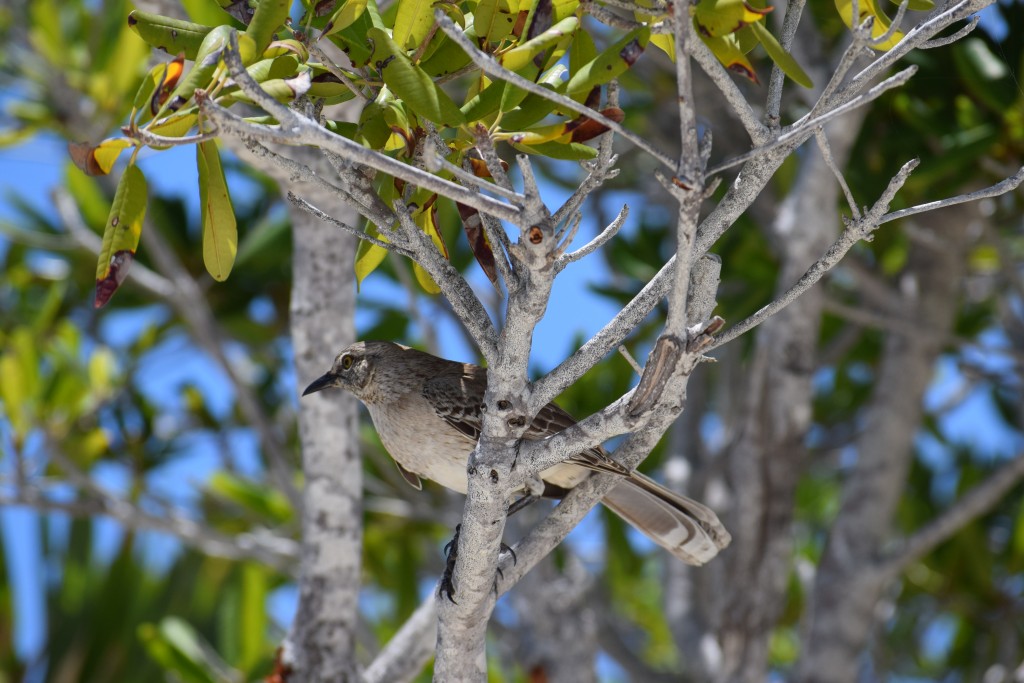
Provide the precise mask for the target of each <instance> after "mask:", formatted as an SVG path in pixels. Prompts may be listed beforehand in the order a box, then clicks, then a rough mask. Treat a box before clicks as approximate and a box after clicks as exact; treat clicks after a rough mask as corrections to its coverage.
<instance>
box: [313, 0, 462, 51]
mask: <svg viewBox="0 0 1024 683" xmlns="http://www.w3.org/2000/svg"><path fill="white" fill-rule="evenodd" d="M361 1H362V0H360V2H361ZM375 26H376V27H380V26H383V22H382V21H381V18H380V14H379V13H378V12H377V3H376V2H374V0H366V7H365V10H364V11H362V12H360V13H359V15H358V16H357V17H356V18H355V19H354V20H353V21H352V23H351V24H350V25H348V26H347V27H345V28H344V29H342V30H341V31H338V32H337V33H334V34H332V35H331V36H330V40H331V42H333V43H334V44H335V45H337V46H338V47H339V48H341V49H342V51H344V52H345V54H346V55H348V58H349V60H350V61H351V62H352V66H353V67H355V68H361V67H363V66H366V64H367V63H368V62H369V61H370V58H371V56H372V55H373V47H372V46H371V45H370V44H369V43H368V42H367V40H366V32H367V31H369V30H370V29H371V28H373V27H375ZM467 59H468V57H467Z"/></svg>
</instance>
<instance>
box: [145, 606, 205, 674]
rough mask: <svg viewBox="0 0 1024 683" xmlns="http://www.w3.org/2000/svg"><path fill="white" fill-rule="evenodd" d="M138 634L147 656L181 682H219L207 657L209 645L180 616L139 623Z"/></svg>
mask: <svg viewBox="0 0 1024 683" xmlns="http://www.w3.org/2000/svg"><path fill="white" fill-rule="evenodd" d="M138 636H139V640H140V641H142V644H143V646H144V647H145V648H146V651H147V652H148V653H149V656H150V657H152V658H153V659H154V660H155V661H156V662H157V663H158V664H159V665H160V666H161V667H162V668H163V669H165V670H167V671H170V672H173V673H174V674H175V675H176V676H177V677H178V678H179V679H180V680H181V681H183V682H184V683H221V681H219V680H218V676H217V675H216V673H215V671H216V668H214V666H212V665H211V663H209V662H208V661H207V655H206V653H207V652H208V651H210V650H209V648H204V647H203V645H202V644H201V643H200V636H199V634H198V633H196V631H195V629H193V628H192V627H191V626H190V625H189V624H188V623H187V622H185V621H183V620H182V619H179V618H178V617H166V618H164V619H162V620H161V621H160V623H159V625H153V624H142V625H141V626H139V629H138Z"/></svg>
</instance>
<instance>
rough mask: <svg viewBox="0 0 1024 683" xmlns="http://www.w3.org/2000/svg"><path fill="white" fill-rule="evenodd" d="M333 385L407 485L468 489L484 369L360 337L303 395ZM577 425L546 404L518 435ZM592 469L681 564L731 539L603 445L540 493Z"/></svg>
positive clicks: (554, 475) (561, 467) (620, 509)
mask: <svg viewBox="0 0 1024 683" xmlns="http://www.w3.org/2000/svg"><path fill="white" fill-rule="evenodd" d="M330 388H341V389H344V390H347V391H349V392H351V393H352V394H354V395H355V396H356V398H358V399H359V400H360V401H362V402H363V404H364V405H365V406H366V408H367V410H368V411H369V413H370V419H371V420H372V421H373V425H374V428H375V429H376V430H377V433H378V434H379V435H380V440H381V442H382V443H383V444H384V448H386V449H387V451H388V453H390V455H391V457H392V458H393V459H394V461H395V464H397V465H398V470H399V472H401V474H402V477H403V478H404V479H405V481H407V482H408V483H409V484H410V485H412V486H413V487H415V488H417V489H421V488H422V480H423V479H429V480H431V481H434V482H437V483H438V484H440V485H442V486H444V487H446V488H449V489H452V490H453V491H457V492H459V493H462V494H465V493H466V489H467V486H468V481H467V474H466V468H467V465H468V462H469V456H470V453H472V451H473V448H474V447H475V446H476V442H477V440H478V439H479V438H480V431H481V428H482V423H483V412H484V409H483V403H484V392H485V391H486V389H487V370H486V368H482V367H480V366H477V365H472V364H470V363H459V362H456V361H451V360H446V359H444V358H438V357H437V356H434V355H432V354H429V353H425V352H423V351H418V350H416V349H413V348H410V347H408V346H403V345H401V344H396V343H393V342H389V341H360V342H356V343H354V344H352V345H351V346H349V347H348V348H346V349H344V350H343V351H341V353H339V354H338V355H337V356H336V357H335V359H334V363H333V364H332V366H331V369H330V370H329V371H327V372H326V373H325V374H324V375H322V376H321V377H319V378H317V379H316V380H314V381H313V382H312V383H311V384H310V385H309V386H308V387H306V389H305V391H303V392H302V395H303V396H308V395H309V394H312V393H315V392H319V391H323V390H325V389H330ZM575 423H576V420H574V419H573V417H572V416H571V415H570V414H569V413H568V412H566V411H565V410H563V409H562V408H560V407H559V406H557V405H556V404H554V403H548V404H547V405H546V406H544V407H543V408H542V409H541V410H540V412H539V413H538V414H537V415H536V417H534V418H533V421H532V422H531V423H530V425H529V427H528V428H527V429H526V432H525V433H524V434H523V438H524V439H527V440H540V439H544V438H547V437H550V436H552V435H554V434H557V433H558V432H560V431H562V430H563V429H566V428H568V427H570V426H572V425H573V424H575ZM593 472H606V473H612V474H615V475H616V476H618V477H620V478H621V481H620V483H619V484H617V485H616V486H615V487H614V488H612V489H611V490H610V491H609V492H608V493H607V494H605V497H604V498H603V499H602V500H601V502H602V503H603V504H604V505H605V507H607V508H608V509H609V510H611V511H612V512H614V513H615V514H616V515H618V516H619V517H621V518H622V519H623V520H625V521H626V522H627V523H628V524H630V525H631V526H632V527H633V528H635V529H636V530H638V531H639V532H640V533H642V534H643V535H644V536H647V537H648V538H649V539H651V540H652V541H654V542H655V543H657V544H658V545H660V546H661V547H663V548H665V549H666V550H668V551H669V552H670V553H671V554H672V555H674V556H675V557H677V558H679V559H680V560H682V561H683V562H685V563H686V564H690V565H696V566H700V565H703V564H704V563H706V562H707V561H709V560H711V559H712V558H714V557H715V556H716V555H717V554H718V552H719V551H720V550H722V549H724V548H725V547H726V546H727V545H728V544H729V542H730V540H731V536H730V535H729V532H728V531H727V530H726V529H725V527H724V526H723V525H722V523H721V522H720V521H719V519H718V516H717V515H716V514H715V513H714V512H713V511H712V510H711V509H710V508H708V507H706V506H704V505H702V504H700V503H698V502H696V501H694V500H692V499H690V498H687V497H686V496H683V495H681V494H678V493H675V492H673V491H670V490H669V489H667V488H665V487H664V486H662V485H661V484H658V483H657V482H655V481H654V480H653V479H651V478H650V477H647V476H646V475H643V474H641V473H639V472H637V471H635V470H634V471H631V470H628V469H626V468H625V467H623V466H622V465H619V464H618V463H616V462H615V461H614V460H612V459H611V458H610V457H609V455H608V452H607V451H606V450H605V449H604V448H603V447H601V446H595V447H594V448H589V449H587V450H586V451H583V452H582V453H579V454H577V455H574V456H572V457H570V458H569V459H568V460H566V461H564V462H562V463H559V464H557V465H555V466H553V467H551V468H549V469H547V470H544V471H543V472H541V473H540V479H541V481H542V482H543V492H542V496H543V497H546V498H561V497H563V496H564V495H565V494H566V493H567V492H568V491H569V490H571V489H572V488H573V487H575V486H577V485H579V484H580V483H582V482H583V481H584V480H586V479H587V478H588V477H589V476H591V474H592V473H593ZM523 493H524V497H523V498H521V499H520V500H521V501H522V500H529V499H530V496H529V492H525V491H524V492H523ZM511 509H518V507H516V505H515V504H513V506H512V508H511Z"/></svg>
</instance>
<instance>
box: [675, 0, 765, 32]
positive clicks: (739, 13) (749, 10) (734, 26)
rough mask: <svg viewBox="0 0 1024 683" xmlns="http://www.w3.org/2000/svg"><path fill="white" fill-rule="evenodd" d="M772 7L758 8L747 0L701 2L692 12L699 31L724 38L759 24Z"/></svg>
mask: <svg viewBox="0 0 1024 683" xmlns="http://www.w3.org/2000/svg"><path fill="white" fill-rule="evenodd" d="M771 11H772V8H771V7H764V8H758V7H754V6H753V5H751V4H750V3H749V2H747V0H700V2H698V3H697V5H696V6H695V7H694V8H693V9H692V10H691V12H692V13H693V16H694V19H695V20H696V22H697V30H698V31H699V32H700V34H701V35H705V36H724V35H727V34H729V33H734V32H736V31H739V30H740V29H741V28H743V27H744V26H746V25H747V24H753V23H757V22H759V21H760V20H761V19H762V18H763V17H764V15H765V14H767V13H768V12H771Z"/></svg>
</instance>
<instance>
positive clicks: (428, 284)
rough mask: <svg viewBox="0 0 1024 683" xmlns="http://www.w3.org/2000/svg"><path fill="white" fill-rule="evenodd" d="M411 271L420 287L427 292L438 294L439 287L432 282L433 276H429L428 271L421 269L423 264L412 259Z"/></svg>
mask: <svg viewBox="0 0 1024 683" xmlns="http://www.w3.org/2000/svg"><path fill="white" fill-rule="evenodd" d="M412 272H413V274H414V275H415V276H416V282H418V283H420V287H422V288H423V291H424V292H426V293H427V294H440V293H441V288H440V287H438V286H437V283H436V282H434V278H432V277H431V276H430V273H428V272H427V271H425V270H424V269H423V266H421V265H420V264H418V263H416V262H415V261H413V263H412Z"/></svg>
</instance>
